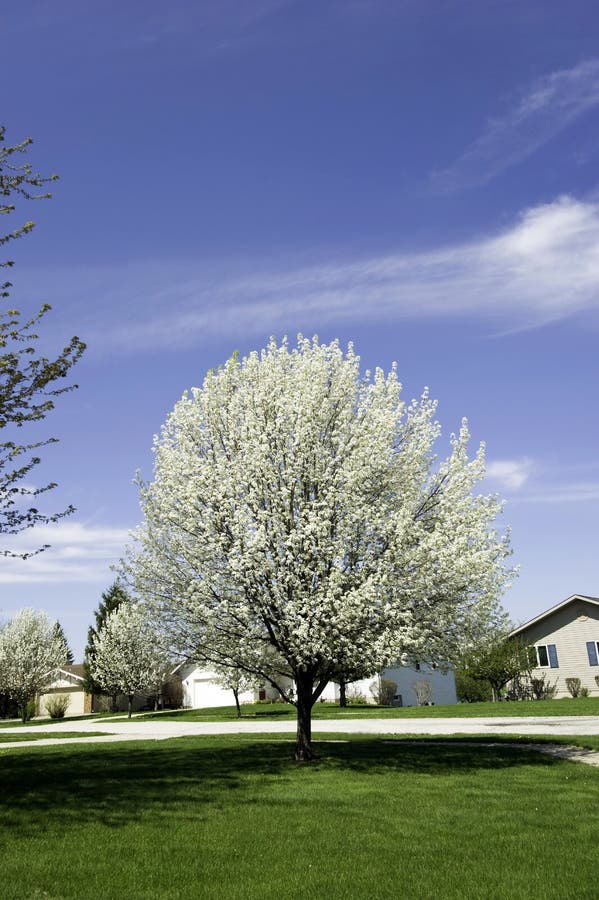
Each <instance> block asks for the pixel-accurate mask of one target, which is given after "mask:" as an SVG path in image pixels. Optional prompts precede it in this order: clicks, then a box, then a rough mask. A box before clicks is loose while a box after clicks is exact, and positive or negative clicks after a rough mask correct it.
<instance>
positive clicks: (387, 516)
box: [126, 336, 509, 759]
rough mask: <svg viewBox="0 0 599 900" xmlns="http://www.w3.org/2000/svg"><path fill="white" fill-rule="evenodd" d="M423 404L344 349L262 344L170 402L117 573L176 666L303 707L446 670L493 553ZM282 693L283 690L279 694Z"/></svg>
mask: <svg viewBox="0 0 599 900" xmlns="http://www.w3.org/2000/svg"><path fill="white" fill-rule="evenodd" d="M435 413H436V404H435V403H434V402H433V401H432V400H431V399H430V397H429V395H428V392H427V391H426V390H425V391H424V393H423V395H422V397H421V398H420V399H419V400H412V401H411V402H408V403H406V402H405V401H404V400H403V398H402V391H401V385H400V383H399V381H398V378H397V373H396V369H395V367H394V368H392V370H391V371H390V372H389V373H388V374H387V375H385V373H384V372H383V371H382V370H381V369H377V370H376V371H375V372H374V373H373V374H372V375H371V374H370V373H366V375H364V376H362V375H361V374H360V366H359V358H358V357H357V356H356V355H355V353H354V350H353V347H352V346H351V345H350V346H349V348H348V350H347V352H346V353H344V352H343V351H342V349H341V348H340V346H339V344H338V343H337V342H336V341H334V342H333V343H331V344H328V345H327V344H320V343H319V342H318V340H317V339H316V338H314V339H313V340H312V341H310V340H308V339H305V338H303V337H301V336H300V337H299V339H298V343H297V346H296V347H295V348H291V347H290V346H289V345H288V343H287V342H286V341H284V342H283V343H282V344H281V345H278V344H277V343H276V342H275V341H274V339H273V340H272V341H271V342H270V344H269V345H268V346H267V347H266V349H265V350H263V351H262V352H261V353H256V352H254V353H251V354H250V355H249V356H247V357H246V358H244V359H242V360H239V359H238V358H237V357H233V358H232V359H230V360H229V362H228V363H227V364H226V365H224V366H223V367H222V368H220V369H217V370H214V371H211V372H209V373H208V375H207V376H206V378H205V380H204V383H203V386H202V387H201V388H194V389H192V390H191V391H190V392H189V393H185V394H184V395H183V397H182V399H181V400H180V401H179V402H178V403H177V404H176V405H175V408H174V410H173V412H172V413H171V414H170V416H169V417H168V419H167V421H166V424H165V425H164V427H163V429H162V431H161V434H160V435H159V436H157V438H156V440H155V447H154V450H155V468H154V478H153V481H151V482H150V483H143V482H141V483H140V494H141V503H142V508H143V512H144V517H145V520H144V523H143V525H142V526H141V528H140V529H139V533H138V541H137V544H136V546H134V547H132V548H131V551H130V554H129V558H128V563H127V566H126V569H127V571H128V575H129V577H130V579H131V581H132V583H133V584H134V586H135V588H136V590H137V591H138V593H139V595H140V596H143V597H144V598H146V599H147V600H148V602H151V603H153V604H154V606H155V608H156V610H157V611H158V613H159V614H161V616H162V622H163V626H164V627H165V628H168V629H170V631H171V635H172V638H173V640H174V641H178V643H179V645H180V647H181V648H182V649H184V651H185V652H187V653H188V654H189V655H191V656H195V657H196V658H199V659H203V660H205V661H206V662H207V663H211V664H213V665H217V666H218V667H220V668H223V667H224V668H227V667H229V668H233V669H239V670H240V671H243V672H246V673H248V674H251V675H256V676H258V677H259V678H261V679H262V680H266V681H269V682H270V683H271V684H273V685H274V686H275V687H276V688H277V689H278V690H279V691H280V692H281V693H282V694H283V696H286V697H287V699H289V700H290V702H293V703H294V704H295V705H296V707H297V712H298V737H297V747H296V756H297V758H298V759H309V758H311V756H312V748H311V710H312V706H313V704H314V702H315V701H316V700H317V699H318V697H319V696H320V695H321V693H322V691H323V690H324V687H325V686H326V684H327V682H328V681H329V680H335V679H336V678H338V677H339V673H340V672H341V673H343V672H352V671H355V670H363V669H365V668H366V669H370V671H371V672H373V673H374V672H375V671H378V670H380V668H381V667H382V666H384V665H387V664H389V663H396V662H397V661H398V660H406V661H408V660H410V659H433V660H434V659H451V658H453V657H454V656H455V655H456V653H457V649H458V648H461V647H462V646H463V643H464V642H465V641H471V640H474V638H475V636H476V635H478V634H480V633H481V631H482V630H484V628H485V627H486V624H487V623H488V621H489V620H490V619H491V618H493V616H495V615H496V613H497V606H498V597H499V595H500V593H501V591H502V588H503V586H504V584H505V581H506V579H507V577H508V574H509V571H508V568H507V566H506V562H505V561H506V556H507V555H508V553H509V546H508V538H507V537H506V536H501V535H500V534H498V532H497V531H496V529H495V528H494V527H492V523H493V521H494V519H495V517H496V516H497V514H498V513H499V511H500V503H499V502H498V501H497V499H496V498H495V497H494V496H481V495H476V494H475V493H473V489H474V488H475V486H476V484H477V482H478V481H479V480H480V479H481V478H482V477H483V474H484V451H483V448H482V447H480V448H479V450H478V452H477V453H476V454H475V456H474V457H473V458H472V459H469V458H468V453H467V447H468V441H469V433H468V427H467V424H466V421H465V420H464V421H462V424H461V427H460V430H459V433H458V434H457V435H452V436H451V438H450V454H449V456H448V458H447V459H446V460H444V461H441V462H439V461H438V460H437V458H436V456H435V454H434V445H435V443H436V441H437V438H438V437H439V434H440V427H439V424H438V422H437V421H436V419H435ZM286 679H292V680H293V682H294V683H295V694H294V695H293V696H290V694H289V692H288V690H287V687H286V685H287V683H288V682H286Z"/></svg>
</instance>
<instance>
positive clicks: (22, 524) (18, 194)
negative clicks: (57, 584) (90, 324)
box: [0, 126, 85, 557]
mask: <svg viewBox="0 0 599 900" xmlns="http://www.w3.org/2000/svg"><path fill="white" fill-rule="evenodd" d="M4 141H5V128H4V127H3V126H0V213H1V214H3V215H10V214H11V213H13V212H14V211H15V209H16V205H15V203H16V201H20V200H40V199H47V198H49V197H50V196H51V194H49V193H48V192H47V191H44V190H43V188H44V185H46V184H47V183H48V182H52V181H55V180H56V178H57V177H58V176H56V175H51V176H48V177H46V176H42V175H40V174H39V173H36V172H34V171H33V169H32V167H31V165H30V164H29V163H28V162H20V161H19V160H20V159H21V157H22V155H23V154H25V153H26V152H27V150H28V148H29V146H30V144H31V143H32V141H31V139H30V138H27V139H26V140H24V141H22V142H21V143H19V144H15V145H14V146H5V144H4ZM38 188H42V191H41V192H37V189H38ZM33 227H34V223H33V222H31V221H26V222H24V223H22V224H20V225H18V226H17V227H16V228H15V229H13V230H12V231H9V232H7V233H6V234H4V235H0V246H4V245H6V244H8V243H9V242H11V241H14V240H17V239H18V238H20V237H22V236H23V235H25V234H28V233H29V232H30V231H31V230H32V228H33ZM13 264H14V262H13V260H11V259H5V260H2V261H0V266H1V267H4V268H10V267H12V266H13ZM11 288H12V283H11V282H10V281H4V282H3V283H2V284H0V302H1V305H0V431H1V432H3V434H2V440H0V534H2V535H9V534H16V533H18V532H20V531H22V530H23V529H25V528H31V527H32V526H34V525H37V524H40V523H47V522H55V521H57V520H58V519H60V518H61V517H62V516H65V515H68V514H69V513H71V512H73V508H72V507H71V506H69V507H68V508H67V509H65V510H62V511H60V512H57V513H53V514H48V513H44V512H42V511H40V510H39V508H38V506H37V498H38V497H39V496H40V495H41V494H44V493H45V492H46V491H49V490H51V489H52V488H54V487H56V484H55V483H54V482H50V483H49V484H46V485H42V486H36V487H30V486H28V485H27V484H26V480H27V479H28V478H29V477H30V475H31V470H32V469H34V468H35V466H37V465H38V464H39V462H40V457H39V455H38V451H39V449H40V448H41V447H43V446H46V445H48V444H51V443H55V442H56V440H57V439H56V438H54V437H49V438H46V439H44V440H38V441H33V442H27V441H23V440H22V439H21V435H20V429H21V428H22V427H23V426H24V425H27V424H28V423H31V422H37V421H39V420H41V419H44V418H45V417H46V415H47V414H48V413H49V412H50V411H51V410H52V409H53V408H54V403H55V398H56V397H58V396H59V395H61V394H64V393H66V392H67V391H71V390H73V389H74V388H75V387H76V385H73V384H70V385H63V384H60V382H61V381H62V379H64V378H66V376H67V375H68V373H69V370H70V369H71V367H72V366H74V365H75V363H76V362H77V361H78V360H79V358H80V357H81V355H82V353H83V351H84V349H85V344H84V343H83V341H81V340H80V339H79V338H78V337H73V338H71V340H70V341H69V343H68V344H67V345H66V347H64V348H63V350H62V351H61V352H60V353H59V354H58V355H57V356H56V357H55V358H54V359H49V358H47V357H45V356H43V355H41V354H39V353H37V352H36V348H35V343H36V341H37V340H38V335H37V333H36V328H37V325H38V323H39V322H40V320H41V319H42V318H43V317H44V316H45V315H46V314H47V313H48V312H49V310H50V306H49V305H48V304H47V303H44V304H43V305H42V306H41V307H40V309H39V310H38V311H37V312H35V313H34V314H33V315H30V316H25V318H22V316H21V313H20V312H19V310H18V309H15V308H14V307H13V306H12V305H11V304H10V303H9V299H8V298H9V295H10V289H11ZM57 383H59V384H58V385H57ZM40 549H43V548H40ZM0 554H3V555H5V556H7V555H8V556H23V557H26V556H28V555H29V554H27V553H24V554H19V553H15V552H13V551H11V550H10V549H8V548H4V549H0Z"/></svg>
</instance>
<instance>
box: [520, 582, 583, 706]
mask: <svg viewBox="0 0 599 900" xmlns="http://www.w3.org/2000/svg"><path fill="white" fill-rule="evenodd" d="M511 637H519V638H521V639H522V640H523V641H526V643H527V644H530V645H531V646H533V647H534V648H535V652H536V658H537V667H536V669H534V670H533V674H534V675H543V674H545V675H546V676H547V679H548V680H549V681H550V682H551V683H552V684H555V686H556V691H555V696H556V697H569V696H570V692H569V691H568V688H567V685H566V678H580V681H581V686H582V687H586V688H588V690H589V693H591V694H593V695H595V696H598V695H599V685H598V684H597V682H596V681H595V676H596V675H597V676H599V597H587V596H586V595H585V594H572V596H571V597H568V599H567V600H563V601H562V602H561V603H558V604H557V605H556V606H552V607H551V608H550V609H548V610H546V612H543V613H541V614H540V615H538V616H536V617H535V618H534V619H531V620H530V622H525V623H524V624H523V625H519V626H518V628H515V629H514V630H513V631H512V633H511Z"/></svg>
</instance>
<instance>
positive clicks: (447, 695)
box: [175, 662, 457, 709]
mask: <svg viewBox="0 0 599 900" xmlns="http://www.w3.org/2000/svg"><path fill="white" fill-rule="evenodd" d="M175 672H177V673H178V674H179V675H180V676H181V680H182V683H183V706H185V707H187V708H191V709H202V708H209V707H214V706H231V704H232V703H233V692H232V691H230V690H227V689H226V688H223V687H221V685H220V684H218V683H217V681H216V678H217V676H216V675H215V673H214V672H211V671H209V670H208V669H205V668H202V666H199V665H197V664H195V663H193V662H187V663H183V664H181V665H180V666H178V667H177V669H175ZM381 676H382V677H383V678H387V679H389V680H391V681H394V682H395V685H396V691H395V698H394V701H393V702H394V703H395V704H396V705H397V706H416V705H417V703H418V699H417V694H416V690H415V687H414V686H415V684H416V683H421V682H425V683H427V684H428V685H430V702H431V703H434V704H435V705H442V704H446V703H457V697H456V690H455V678H454V673H453V669H451V668H450V669H449V670H442V669H441V668H439V667H437V666H435V665H426V664H424V663H423V664H422V665H421V667H420V668H419V669H415V668H412V667H410V666H395V667H393V668H388V669H384V670H383V672H382V673H381ZM378 677H379V676H378V675H372V676H370V678H363V679H362V680H360V681H353V682H351V683H349V684H348V685H347V696H348V699H349V700H350V701H351V699H352V698H353V697H356V696H358V697H361V698H363V700H364V702H366V703H374V697H373V690H375V689H376V687H377V683H378ZM277 699H280V695H279V693H278V691H277V690H276V689H275V688H273V687H272V685H269V684H264V685H262V686H260V687H259V688H257V689H256V690H255V691H245V692H244V693H242V694H240V696H239V700H240V702H241V703H252V702H255V701H256V700H277ZM321 699H322V700H328V701H332V702H338V700H339V685H338V684H336V683H335V682H332V681H331V682H329V684H327V686H326V688H325V690H324V692H323V694H322V696H321Z"/></svg>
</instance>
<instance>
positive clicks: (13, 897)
mask: <svg viewBox="0 0 599 900" xmlns="http://www.w3.org/2000/svg"><path fill="white" fill-rule="evenodd" d="M333 740H334V736H331V741H333ZM485 740H488V739H485ZM471 741H472V738H469V743H468V744H467V745H466V744H463V743H461V742H460V741H455V740H451V741H442V742H439V741H436V740H435V741H434V742H427V741H426V740H424V741H423V740H422V738H420V739H418V741H414V742H412V741H410V740H393V741H388V740H381V739H379V738H352V739H351V740H342V741H341V742H339V743H337V742H327V741H324V740H323V741H320V740H319V741H318V742H317V746H318V749H319V752H320V754H321V759H320V761H319V762H318V763H317V764H314V765H311V766H298V765H297V764H295V763H293V762H292V761H291V753H292V742H291V741H289V740H287V739H283V740H280V739H274V738H273V737H272V736H268V735H264V736H252V737H251V738H248V737H245V736H244V737H231V736H227V737H205V738H181V739H176V740H169V741H164V742H163V741H161V742H158V743H151V742H139V743H131V744H124V743H119V744H110V745H106V744H105V745H96V746H94V745H90V744H87V745H83V746H78V747H73V746H72V745H68V746H58V747H56V748H46V747H37V748H36V747H35V746H34V745H33V746H32V747H31V748H24V749H22V750H19V752H18V753H15V752H13V751H10V750H6V751H1V753H0V755H1V766H0V773H1V774H0V826H1V828H2V838H3V839H2V844H3V862H2V869H3V873H2V896H3V898H5V900H17V898H18V900H27V898H42V897H43V898H46V900H59V898H63V900H71V898H77V900H86V898H89V900H93V898H100V897H102V898H108V900H110V898H115V900H116V898H119V900H128V898H132V900H136V898H143V900H146V898H152V900H167V898H168V900H192V898H210V900H212V898H215V900H216V898H219V900H221V898H227V900H229V898H231V900H241V898H243V900H253V898H261V900H262V898H264V900H269V898H273V900H274V898H277V900H287V898H293V900H295V898H297V900H300V898H301V900H311V898H313V900H317V898H318V900H320V898H327V900H328V898H330V900H337V898H339V900H341V898H343V900H347V898H350V900H351V898H369V900H370V898H372V900H377V898H379V900H383V898H393V900H395V898H398V897H405V898H410V900H418V898H423V900H424V898H427V900H428V898H431V897H439V898H460V900H471V898H472V900H474V898H476V900H479V898H480V897H485V898H489V900H500V898H501V900H503V898H505V900H508V898H509V900H520V898H522V900H537V898H539V900H541V898H543V900H553V898H555V900H557V898H559V900H562V898H564V897H576V898H577V900H585V898H589V900H590V898H593V900H594V898H595V897H596V896H597V871H596V855H597V846H598V843H599V817H598V816H597V797H598V791H599V770H597V769H592V768H591V767H588V766H584V765H581V764H577V763H568V762H562V761H559V760H555V759H553V758H551V757H547V756H542V755H541V754H538V753H536V752H532V751H527V750H524V749H522V748H508V747H506V746H502V745H501V744H500V745H499V746H496V747H493V748H483V747H476V746H475V747H473V746H471V745H470V742H471Z"/></svg>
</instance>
